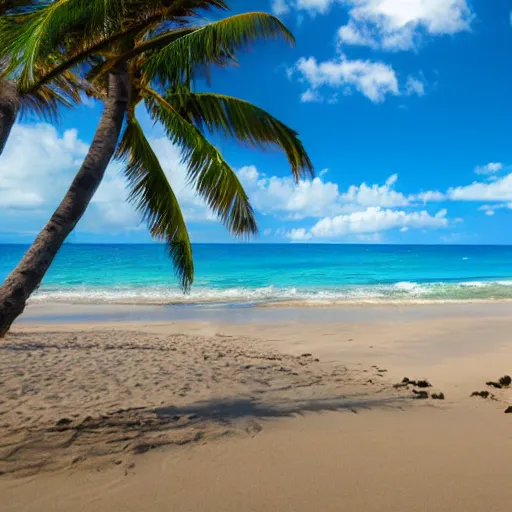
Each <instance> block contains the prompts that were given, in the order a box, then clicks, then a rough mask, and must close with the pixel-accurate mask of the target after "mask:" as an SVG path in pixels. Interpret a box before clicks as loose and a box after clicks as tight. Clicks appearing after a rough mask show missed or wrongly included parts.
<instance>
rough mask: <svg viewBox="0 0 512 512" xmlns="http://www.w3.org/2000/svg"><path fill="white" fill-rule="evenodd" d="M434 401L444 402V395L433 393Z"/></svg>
mask: <svg viewBox="0 0 512 512" xmlns="http://www.w3.org/2000/svg"><path fill="white" fill-rule="evenodd" d="M432 398H433V399H434V400H444V393H432Z"/></svg>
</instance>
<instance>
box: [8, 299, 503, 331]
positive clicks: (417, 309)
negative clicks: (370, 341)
mask: <svg viewBox="0 0 512 512" xmlns="http://www.w3.org/2000/svg"><path fill="white" fill-rule="evenodd" d="M450 316H456V317H468V318H470V317H475V316H476V317H482V316H487V317H493V316H496V317H503V316H505V317H507V316H510V317H512V301H486V302H457V303H449V304H447V303H428V304H425V303H422V304H410V303H404V304H401V303H400V304H397V303H394V304H364V305H361V304H351V305H347V304H343V305H340V306H332V305H323V306H319V305H318V306H315V307H303V306H301V307H297V306H296V305H295V304H289V305H286V306H285V305H282V306H281V307H261V306H255V307H253V306H247V305H245V304H239V305H237V306H233V305H209V306H205V305H201V306H195V305H180V306H169V305H150V304H137V305H134V304H122V305H121V304H70V303H61V302H55V303H50V302H48V303H43V304H42V303H34V302H32V303H29V304H28V305H27V308H26V310H25V313H24V314H23V315H22V316H21V317H20V318H19V319H18V321H17V323H16V324H15V325H21V326H23V325H31V324H34V323H38V322H41V323H44V324H49V323H57V324H61V323H64V324H65V323H81V322H86V323H90V322H100V323H105V322H107V323H108V322H122V321H139V322H179V321H185V322H186V321H203V322H217V323H226V324H229V323H235V324H243V323H266V322H270V323H282V322H306V323H315V322H328V323H333V322H375V321H393V320H396V321H407V320H414V319H422V318H425V319H426V318H446V317H450Z"/></svg>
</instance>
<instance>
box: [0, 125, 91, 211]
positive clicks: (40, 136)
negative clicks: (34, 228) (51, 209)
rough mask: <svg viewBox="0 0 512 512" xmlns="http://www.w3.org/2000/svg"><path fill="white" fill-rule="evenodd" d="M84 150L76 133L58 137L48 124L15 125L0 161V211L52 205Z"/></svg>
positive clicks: (67, 184) (62, 190)
mask: <svg viewBox="0 0 512 512" xmlns="http://www.w3.org/2000/svg"><path fill="white" fill-rule="evenodd" d="M87 149H88V146H87V144H85V143H84V142H82V141H80V140H79V139H78V133H77V131H76V130H67V131H65V132H64V134H63V135H62V136H59V134H58V133H57V130H56V129H55V128H54V127H53V126H51V125H48V124H37V125H15V126H14V127H13V130H12V133H11V136H10V138H9V142H8V144H7V146H6V148H5V152H4V154H3V155H2V159H1V160H0V208H1V209H8V208H9V209H14V210H18V209H24V208H40V207H43V206H44V205H46V204H56V199H57V198H58V199H61V198H62V195H63V192H64V191H65V190H66V189H67V187H68V186H69V183H70V179H71V177H72V176H73V174H72V169H73V167H75V166H76V165H77V164H79V163H80V162H81V161H82V159H83V157H84V156H85V154H86V153H87ZM70 171H71V172H70Z"/></svg>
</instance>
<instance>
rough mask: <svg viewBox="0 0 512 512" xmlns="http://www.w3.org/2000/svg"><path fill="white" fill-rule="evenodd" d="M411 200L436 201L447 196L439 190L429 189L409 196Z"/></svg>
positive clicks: (442, 199)
mask: <svg viewBox="0 0 512 512" xmlns="http://www.w3.org/2000/svg"><path fill="white" fill-rule="evenodd" d="M409 199H410V200H411V201H421V202H422V203H435V202H439V201H444V200H445V199H446V196H445V195H444V194H443V193H442V192H439V191H438V190H427V191H426V192H420V193H419V194H416V195H411V196H409Z"/></svg>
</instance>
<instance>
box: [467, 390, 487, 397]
mask: <svg viewBox="0 0 512 512" xmlns="http://www.w3.org/2000/svg"><path fill="white" fill-rule="evenodd" d="M471 396H479V397H481V398H488V397H489V391H473V393H471Z"/></svg>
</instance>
